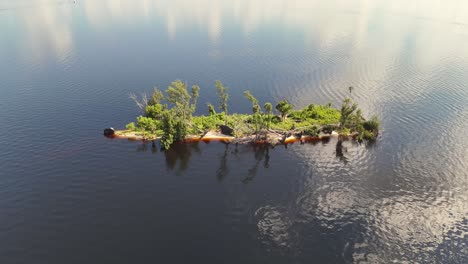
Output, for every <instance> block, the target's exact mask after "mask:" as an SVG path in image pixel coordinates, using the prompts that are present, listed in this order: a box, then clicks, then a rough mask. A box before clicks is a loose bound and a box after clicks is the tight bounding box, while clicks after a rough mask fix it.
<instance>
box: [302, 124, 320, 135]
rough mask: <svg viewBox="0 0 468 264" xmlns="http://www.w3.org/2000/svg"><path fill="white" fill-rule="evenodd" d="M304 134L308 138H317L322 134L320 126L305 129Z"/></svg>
mask: <svg viewBox="0 0 468 264" xmlns="http://www.w3.org/2000/svg"><path fill="white" fill-rule="evenodd" d="M302 133H304V135H307V136H313V137H317V136H318V135H319V133H320V128H319V127H318V126H310V127H307V128H305V129H304V130H303V131H302Z"/></svg>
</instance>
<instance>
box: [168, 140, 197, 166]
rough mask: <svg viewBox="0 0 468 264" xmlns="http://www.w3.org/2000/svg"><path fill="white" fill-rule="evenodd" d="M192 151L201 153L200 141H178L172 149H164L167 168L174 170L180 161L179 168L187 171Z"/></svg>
mask: <svg viewBox="0 0 468 264" xmlns="http://www.w3.org/2000/svg"><path fill="white" fill-rule="evenodd" d="M192 152H195V153H200V146H199V142H186V143H176V144H174V145H173V146H172V147H171V148H170V149H168V150H166V151H164V155H165V157H166V165H167V168H169V169H171V170H174V169H175V168H176V164H177V161H179V167H178V170H180V171H185V170H186V169H187V168H188V164H189V161H190V158H191V157H192Z"/></svg>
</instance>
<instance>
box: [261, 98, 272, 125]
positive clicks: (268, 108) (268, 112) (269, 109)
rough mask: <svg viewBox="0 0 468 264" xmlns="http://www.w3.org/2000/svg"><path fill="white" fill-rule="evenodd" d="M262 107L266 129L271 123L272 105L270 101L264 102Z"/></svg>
mask: <svg viewBox="0 0 468 264" xmlns="http://www.w3.org/2000/svg"><path fill="white" fill-rule="evenodd" d="M263 108H264V109H265V112H266V115H267V116H266V120H267V129H270V124H271V115H272V113H273V105H271V103H265V104H264V105H263Z"/></svg>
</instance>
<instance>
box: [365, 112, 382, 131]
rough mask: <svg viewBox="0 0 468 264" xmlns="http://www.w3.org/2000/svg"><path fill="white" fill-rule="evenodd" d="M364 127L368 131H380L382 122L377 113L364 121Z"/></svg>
mask: <svg viewBox="0 0 468 264" xmlns="http://www.w3.org/2000/svg"><path fill="white" fill-rule="evenodd" d="M362 125H363V127H364V129H365V130H367V131H371V132H378V131H379V126H380V122H379V120H378V119H377V116H376V115H373V116H372V117H371V119H369V120H367V121H364V123H363V124H362Z"/></svg>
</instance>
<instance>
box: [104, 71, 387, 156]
mask: <svg viewBox="0 0 468 264" xmlns="http://www.w3.org/2000/svg"><path fill="white" fill-rule="evenodd" d="M215 87H216V92H217V95H218V99H219V101H218V104H217V107H216V106H214V105H212V104H210V103H208V104H206V109H207V112H206V115H194V113H195V111H196V107H197V101H198V98H199V94H200V87H199V86H198V85H193V86H191V87H190V89H189V86H188V84H187V83H185V82H183V81H181V80H176V81H174V82H172V83H171V85H170V86H169V87H168V88H167V89H166V90H165V91H164V92H163V91H161V90H159V89H158V88H157V87H155V88H154V91H153V93H152V94H151V96H148V95H146V94H143V95H142V96H141V97H138V96H136V95H135V94H132V95H131V96H130V98H132V99H133V100H134V101H135V103H136V105H137V106H138V107H139V109H140V110H141V115H140V116H138V117H137V118H136V122H131V123H129V124H127V125H126V129H125V130H117V131H115V133H114V132H113V133H112V135H110V136H112V137H123V138H129V139H142V140H153V141H154V140H157V139H159V140H160V144H161V148H163V149H169V148H170V147H171V146H172V145H173V144H174V143H176V142H184V141H192V140H199V139H202V140H205V139H207V140H208V139H218V140H221V141H223V142H234V143H255V144H270V145H273V146H274V145H277V144H285V143H286V144H287V143H289V142H292V141H301V142H303V141H307V140H317V139H320V138H321V137H327V136H328V137H329V136H330V135H336V136H338V137H339V138H340V140H342V139H343V138H352V139H355V140H358V141H360V142H362V141H365V140H374V139H375V138H376V137H377V136H378V133H379V121H378V119H377V116H376V115H373V116H372V117H371V118H370V119H365V118H364V117H363V114H362V111H361V109H360V108H359V106H358V104H357V103H355V102H353V100H352V99H351V94H352V91H353V88H352V87H350V88H349V96H348V97H346V98H345V99H344V100H343V103H342V105H341V108H339V109H337V108H334V107H332V104H331V103H329V104H326V105H318V104H309V105H308V106H306V107H304V108H302V109H295V108H294V106H293V105H292V104H290V103H289V102H288V100H286V99H283V100H281V101H279V102H277V103H276V104H275V106H273V104H272V103H270V102H265V103H264V104H263V105H262V104H261V103H260V102H259V101H258V100H257V98H256V97H255V96H254V95H253V94H252V93H251V92H250V91H245V92H244V96H245V98H246V99H247V100H248V101H250V103H251V105H252V112H251V113H250V114H238V113H231V114H229V111H228V110H229V109H228V108H229V107H228V106H229V105H228V101H229V93H228V91H229V89H228V87H226V86H224V85H223V84H222V83H221V81H216V82H215ZM216 110H218V111H216ZM275 110H276V111H275Z"/></svg>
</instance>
